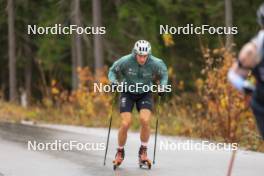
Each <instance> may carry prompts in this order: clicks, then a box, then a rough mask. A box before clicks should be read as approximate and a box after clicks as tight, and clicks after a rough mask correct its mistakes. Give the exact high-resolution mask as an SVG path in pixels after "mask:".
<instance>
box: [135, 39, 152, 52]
mask: <svg viewBox="0 0 264 176" xmlns="http://www.w3.org/2000/svg"><path fill="white" fill-rule="evenodd" d="M133 50H134V52H135V54H139V55H149V54H151V46H150V43H149V42H148V41H146V40H139V41H137V42H136V43H135V46H134V49H133Z"/></svg>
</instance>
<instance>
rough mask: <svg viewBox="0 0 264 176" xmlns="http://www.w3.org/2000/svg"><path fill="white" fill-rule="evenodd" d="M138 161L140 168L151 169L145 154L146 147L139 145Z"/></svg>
mask: <svg viewBox="0 0 264 176" xmlns="http://www.w3.org/2000/svg"><path fill="white" fill-rule="evenodd" d="M138 163H139V167H140V168H148V169H151V161H150V160H149V159H148V156H147V147H145V146H141V147H140V149H139V152H138Z"/></svg>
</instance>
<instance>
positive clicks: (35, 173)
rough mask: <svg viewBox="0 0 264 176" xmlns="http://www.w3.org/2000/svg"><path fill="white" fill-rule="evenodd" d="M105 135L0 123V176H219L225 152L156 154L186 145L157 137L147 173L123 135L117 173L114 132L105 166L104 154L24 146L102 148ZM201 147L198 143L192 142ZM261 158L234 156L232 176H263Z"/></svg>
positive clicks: (135, 144)
mask: <svg viewBox="0 0 264 176" xmlns="http://www.w3.org/2000/svg"><path fill="white" fill-rule="evenodd" d="M106 135H107V129H96V128H84V127H75V126H63V125H45V124H43V125H31V124H12V123H3V122H2V123H0V176H42V175H43V176H47V175H54V176H60V175H61V176H84V175H85V176H95V175H98V176H108V175H109V176H110V175H111V176H113V175H117V176H119V175H120V176H161V175H166V176H170V175H173V176H212V175H213V176H225V175H226V173H227V168H228V163H229V160H230V157H231V151H223V150H215V151H211V150H202V151H197V150H175V148H173V147H171V148H167V150H165V149H164V146H163V148H162V149H161V148H160V147H161V142H163V144H164V141H169V142H170V144H172V143H173V144H176V143H184V142H186V141H190V140H189V139H184V138H179V137H168V136H159V138H158V145H157V147H158V151H157V156H156V164H155V165H154V166H153V168H152V169H151V170H147V169H145V170H144V169H139V167H138V165H137V152H138V148H139V145H140V141H139V134H138V133H132V132H129V135H128V141H127V145H126V147H125V149H126V158H125V161H124V163H123V164H122V166H121V167H120V168H119V169H118V170H117V171H113V169H112V159H113V157H114V155H115V150H116V149H115V148H116V145H117V142H116V141H117V131H116V130H112V132H111V140H110V145H109V152H108V157H107V163H106V166H103V156H104V150H102V148H100V147H97V148H96V149H95V151H91V150H81V151H77V150H71V151H63V150H59V151H54V150H47V151H46V150H39V151H33V150H29V149H28V141H31V142H32V141H36V142H37V143H49V142H54V141H56V140H57V141H58V140H60V141H62V142H68V141H72V140H73V141H78V142H79V143H83V144H85V143H88V144H91V143H96V144H100V143H105V142H106ZM153 139H154V137H153V136H151V141H150V143H149V148H150V149H149V156H150V158H152V154H153ZM193 142H194V143H202V141H193ZM263 163H264V154H262V153H257V152H250V151H243V150H238V152H237V155H236V159H235V163H234V169H233V173H232V175H233V176H248V175H254V176H263Z"/></svg>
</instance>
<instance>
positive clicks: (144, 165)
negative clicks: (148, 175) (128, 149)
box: [139, 160, 152, 170]
mask: <svg viewBox="0 0 264 176" xmlns="http://www.w3.org/2000/svg"><path fill="white" fill-rule="evenodd" d="M151 166H152V164H151V161H150V160H146V161H139V168H148V169H149V170H150V169H151Z"/></svg>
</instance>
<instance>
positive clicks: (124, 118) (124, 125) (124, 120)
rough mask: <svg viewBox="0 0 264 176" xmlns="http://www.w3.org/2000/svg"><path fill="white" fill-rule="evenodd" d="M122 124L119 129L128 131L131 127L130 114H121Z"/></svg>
mask: <svg viewBox="0 0 264 176" xmlns="http://www.w3.org/2000/svg"><path fill="white" fill-rule="evenodd" d="M121 117H122V122H121V127H122V128H123V129H125V130H128V129H129V127H130V125H131V121H132V120H131V114H130V113H123V114H121Z"/></svg>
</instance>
